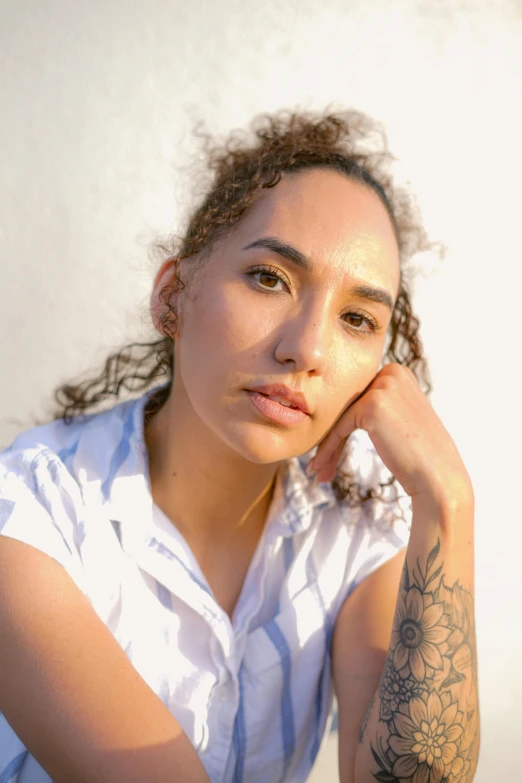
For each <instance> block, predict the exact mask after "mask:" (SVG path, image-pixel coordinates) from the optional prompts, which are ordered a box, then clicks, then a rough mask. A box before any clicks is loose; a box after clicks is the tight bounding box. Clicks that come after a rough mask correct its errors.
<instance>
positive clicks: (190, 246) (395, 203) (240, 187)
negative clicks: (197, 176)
mask: <svg viewBox="0 0 522 783" xmlns="http://www.w3.org/2000/svg"><path fill="white" fill-rule="evenodd" d="M195 135H196V136H198V137H199V138H200V139H201V141H202V147H203V150H204V153H205V156H206V163H207V174H208V178H209V182H208V183H207V185H206V193H205V194H204V195H203V197H202V198H201V200H200V203H199V206H198V207H197V208H196V209H195V210H194V212H193V213H192V215H191V217H190V218H189V220H188V225H187V228H186V230H185V232H184V234H183V235H181V236H178V235H171V236H169V237H167V238H165V239H161V240H158V241H157V242H156V243H155V244H154V245H153V250H154V253H155V255H156V256H158V257H159V258H160V260H161V261H162V262H163V261H167V260H173V261H174V262H175V263H174V271H175V274H174V277H173V281H172V282H171V283H169V284H168V285H166V286H165V287H164V288H163V289H162V291H161V293H160V301H161V302H162V304H163V305H164V306H165V314H164V315H163V316H162V319H161V321H162V325H163V328H164V331H165V336H162V337H161V339H157V340H154V341H152V342H137V343H132V344H130V345H126V346H124V347H123V348H121V349H118V350H117V351H115V352H114V353H112V354H111V355H110V356H109V357H108V358H107V359H106V361H105V365H104V367H103V369H102V370H101V372H99V373H98V374H96V375H93V376H91V377H90V378H87V380H84V381H81V382H77V383H74V384H73V383H67V384H63V385H61V386H59V387H58V388H57V389H56V391H55V392H54V400H55V401H56V403H57V404H58V407H57V408H55V409H54V410H53V412H52V417H53V419H58V418H62V419H63V420H64V421H65V423H69V422H70V421H71V420H72V418H73V417H75V416H77V415H79V414H84V413H86V412H90V411H94V409H100V408H101V407H103V406H100V404H101V403H103V402H104V401H106V400H109V399H111V398H114V397H116V398H118V397H119V396H120V395H121V392H122V389H126V390H127V391H130V392H132V393H136V392H138V393H140V394H142V393H144V392H145V391H146V390H148V389H150V388H152V387H153V386H155V385H157V384H158V381H161V383H162V384H163V385H162V386H161V388H160V389H158V391H157V392H156V393H153V394H152V396H151V398H150V400H149V402H148V404H147V407H146V411H145V422H147V421H148V420H149V419H150V417H151V416H152V415H154V413H156V412H157V411H158V410H159V409H160V408H161V406H162V405H163V404H164V402H165V401H166V399H167V398H168V396H169V394H170V389H171V385H172V380H173V375H174V356H173V337H174V334H175V331H176V313H175V311H174V310H173V308H172V306H171V305H170V299H171V297H172V294H173V293H175V292H178V291H180V290H182V289H183V288H184V287H185V286H184V283H183V282H182V280H181V278H180V277H179V274H178V267H179V265H180V264H182V263H183V264H192V263H193V261H194V259H192V260H191V257H193V256H197V258H196V259H195V264H196V265H198V266H199V265H200V264H201V263H204V261H205V259H206V258H208V256H209V255H210V254H211V252H212V249H213V247H214V246H215V243H216V242H217V241H218V240H219V239H220V238H222V237H224V236H225V235H226V234H227V233H228V232H229V231H231V230H232V229H233V228H234V227H235V226H236V225H237V224H238V222H239V221H240V220H241V218H242V217H243V216H244V214H245V212H246V210H248V208H249V207H250V206H252V204H254V202H255V201H256V198H257V196H258V195H259V193H260V192H261V191H262V190H263V189H265V188H272V187H274V186H275V185H277V183H278V182H279V181H280V179H281V176H282V174H283V173H284V172H296V171H300V170H303V169H310V168H314V167H327V168H330V169H334V170H336V171H339V172H341V173H343V174H345V175H347V176H348V177H350V178H351V179H352V180H354V181H356V182H360V183H363V184H365V185H366V186H367V187H369V188H371V189H373V190H374V191H375V192H376V193H377V195H378V196H379V198H380V199H381V201H382V203H383V205H384V206H385V208H386V210H387V212H388V214H389V216H390V220H391V222H392V225H393V228H394V231H395V235H396V239H397V243H398V247H399V253H400V259H401V265H404V262H405V261H408V260H409V259H410V258H411V257H412V256H414V255H415V254H416V253H419V252H422V251H425V250H433V249H435V248H436V246H438V247H439V248H440V247H441V246H440V245H438V243H433V242H429V241H428V238H427V235H426V232H425V230H424V228H423V226H422V223H421V220H420V217H419V211H418V208H417V206H416V203H415V201H414V199H413V197H412V196H411V194H410V193H409V191H408V190H406V189H405V188H400V187H397V186H395V185H394V184H393V181H392V176H391V174H390V171H389V168H390V164H391V162H392V161H393V160H396V158H395V157H394V156H393V155H392V154H391V153H390V152H389V151H388V147H387V139H386V135H385V132H384V130H383V128H382V126H381V125H380V124H379V123H377V122H376V121H375V120H373V119H371V118H370V117H368V116H367V115H365V114H363V113H362V112H359V111H356V110H354V109H350V110H347V111H341V112H335V113H331V112H326V111H325V112H324V113H315V112H297V111H294V112H288V111H281V112H278V113H276V114H263V115H259V116H257V117H256V118H254V120H253V121H252V123H251V127H250V131H249V130H243V131H233V132H232V133H231V134H230V135H229V136H228V138H227V139H226V140H225V142H224V143H218V142H216V141H215V139H213V137H212V136H211V135H210V134H208V133H207V132H202V131H200V130H198V129H196V131H195ZM372 137H377V139H378V142H379V145H378V146H379V147H380V148H379V149H377V150H376V149H368V148H366V149H364V145H365V144H366V146H367V145H368V143H369V142H370V141H371V139H372ZM403 277H404V276H403V275H401V283H400V288H399V294H398V297H397V300H396V304H395V308H394V311H393V314H392V319H391V322H390V326H389V335H388V347H387V350H386V353H385V356H384V361H385V363H388V362H398V363H399V364H402V365H405V366H407V367H409V368H410V369H411V370H412V371H413V373H414V374H415V376H416V377H417V379H418V380H419V382H420V384H421V386H422V387H423V389H424V390H425V391H426V392H429V391H430V388H431V387H430V382H429V376H428V369H427V364H426V361H425V357H424V355H423V350H422V344H421V341H420V338H419V321H418V319H417V318H416V317H415V315H414V314H413V312H412V307H411V301H410V295H409V292H408V288H407V284H406V282H405V281H404V279H403ZM105 407H106V406H105ZM392 483H393V477H392V478H391V479H390V481H389V482H385V483H383V484H380V485H379V487H378V488H371V489H365V490H364V491H363V490H361V488H360V487H359V486H358V485H357V484H356V483H355V482H354V480H353V475H352V474H351V473H350V472H338V474H337V475H336V476H335V478H334V479H333V481H332V487H333V489H334V491H335V494H336V496H337V498H338V499H339V500H341V499H344V500H346V501H347V502H349V503H351V504H358V503H361V502H364V501H365V500H368V499H370V498H376V497H384V494H383V490H384V488H385V487H388V486H390V485H391V484H392ZM386 494H388V493H386Z"/></svg>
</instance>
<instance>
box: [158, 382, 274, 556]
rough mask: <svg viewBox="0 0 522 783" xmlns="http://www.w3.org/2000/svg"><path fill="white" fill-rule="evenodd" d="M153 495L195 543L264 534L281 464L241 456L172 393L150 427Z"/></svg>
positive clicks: (221, 541) (209, 543)
mask: <svg viewBox="0 0 522 783" xmlns="http://www.w3.org/2000/svg"><path fill="white" fill-rule="evenodd" d="M145 442H146V446H147V452H148V458H149V474H150V484H151V491H152V497H153V500H154V502H155V504H156V505H157V506H159V508H160V509H161V510H162V511H163V512H164V513H165V514H166V516H167V517H168V518H169V519H170V520H171V521H172V522H173V524H175V525H176V527H177V528H178V529H179V531H180V532H181V533H182V535H183V536H184V537H185V538H186V539H187V540H188V541H190V542H191V543H192V544H195V543H196V544H197V543H198V542H205V544H206V545H208V546H211V545H212V544H213V543H216V544H217V543H218V542H219V543H220V544H222V543H224V542H225V541H228V542H233V541H234V540H235V539H244V538H245V537H247V538H250V536H251V535H252V534H253V535H255V536H257V535H258V534H260V532H261V530H262V528H263V525H264V521H265V519H266V514H267V512H268V509H269V507H270V503H271V499H272V495H273V488H274V485H275V479H276V473H277V467H278V466H277V465H274V464H270V465H257V464H254V463H252V462H249V461H248V460H246V459H244V458H243V457H241V455H239V454H237V453H236V452H234V451H233V450H232V449H231V448H230V447H229V446H228V445H227V444H226V443H223V441H221V440H220V439H219V438H217V436H215V434H214V433H212V432H210V431H209V430H208V428H206V427H205V426H204V424H203V423H202V422H201V420H199V419H198V418H197V417H196V416H195V414H194V413H193V411H191V410H187V406H186V405H183V403H182V402H181V403H180V402H178V403H177V404H176V401H175V400H174V398H173V396H172V395H171V396H170V397H169V398H168V399H167V400H166V401H165V403H164V405H163V406H162V408H161V409H160V410H159V411H158V412H157V413H156V414H154V415H153V416H152V417H151V419H150V420H149V422H148V424H147V426H146V427H145Z"/></svg>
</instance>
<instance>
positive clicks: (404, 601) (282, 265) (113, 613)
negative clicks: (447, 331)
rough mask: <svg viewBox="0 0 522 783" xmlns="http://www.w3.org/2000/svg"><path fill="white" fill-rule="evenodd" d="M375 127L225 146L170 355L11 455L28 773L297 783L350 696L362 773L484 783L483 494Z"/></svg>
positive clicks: (215, 155)
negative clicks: (476, 515) (434, 363)
mask: <svg viewBox="0 0 522 783" xmlns="http://www.w3.org/2000/svg"><path fill="white" fill-rule="evenodd" d="M375 129H376V127H375V125H374V124H373V123H372V122H371V121H370V120H369V119H368V118H366V117H365V116H364V115H362V114H359V113H357V112H355V111H350V112H346V113H344V114H337V115H333V114H330V115H324V116H315V115H311V114H310V115H305V114H297V113H296V114H289V115H286V114H284V115H283V114H281V115H279V116H272V117H270V116H267V117H263V118H260V119H259V120H258V122H257V124H255V125H254V131H255V138H254V141H253V142H252V141H251V140H249V139H248V138H247V137H246V136H240V135H238V134H235V135H233V136H232V137H231V138H230V140H229V141H228V143H227V144H226V145H224V147H222V148H220V147H219V146H212V145H211V144H209V143H207V152H208V160H209V165H210V169H211V170H212V171H213V173H214V179H213V182H212V183H211V186H210V189H209V191H208V193H207V194H206V196H205V197H204V199H203V201H202V203H201V204H200V206H199V208H198V209H197V210H196V211H195V213H194V214H193V216H192V218H191V220H190V222H189V225H188V228H187V231H186V233H185V236H184V237H183V238H182V239H181V240H179V241H172V243H171V244H169V245H166V246H165V247H164V248H163V249H164V250H165V251H166V252H165V257H164V260H163V263H162V265H161V267H160V269H159V271H158V272H157V275H156V279H155V281H154V286H153V291H152V296H151V314H152V320H153V324H154V327H155V328H156V329H157V330H158V332H159V333H160V335H161V339H160V340H159V341H156V342H153V343H149V344H145V345H138V346H132V348H138V349H139V350H141V351H142V354H141V355H138V356H137V357H136V356H133V354H132V350H131V351H129V350H123V351H121V352H119V353H118V354H115V355H113V356H111V357H110V358H109V360H108V361H107V363H106V366H105V369H104V371H103V373H101V375H100V376H99V377H97V378H95V379H94V380H93V381H91V382H86V383H84V384H79V385H76V386H71V385H67V386H63V387H61V389H59V390H58V393H57V399H58V401H59V402H60V403H61V409H60V410H59V411H57V413H56V418H55V420H54V421H52V422H51V423H47V424H43V425H41V426H39V427H36V428H33V429H31V430H28V431H26V432H24V433H22V434H21V435H19V436H18V437H17V438H16V440H15V441H14V443H13V444H12V445H11V446H10V447H9V448H8V449H6V450H5V451H4V452H3V453H2V455H0V456H1V460H0V462H1V467H2V474H1V476H2V478H1V481H0V497H1V500H0V530H1V532H2V533H3V536H1V537H0V589H1V594H2V602H1V608H0V660H1V661H2V666H1V667H0V711H1V712H2V713H3V716H2V718H1V721H2V722H1V723H0V780H2V781H5V782H7V781H12V780H14V781H18V783H36V781H38V783H40V781H44V780H45V781H47V780H49V778H51V779H52V780H54V781H57V782H61V781H97V783H102V782H103V783H105V781H111V782H112V781H127V783H131V782H132V781H149V782H151V781H169V782H171V781H172V782H173V781H183V783H187V781H190V783H192V782H193V783H196V782H198V783H199V781H208V780H211V781H216V782H217V781H220V783H221V781H223V782H225V781H226V782H227V783H228V782H231V783H232V782H233V783H239V781H248V783H271V782H272V781H274V782H275V781H281V782H283V781H292V783H298V782H299V781H305V780H306V778H307V776H308V774H309V772H310V770H311V768H312V765H313V762H314V759H315V757H316V755H317V751H318V748H319V746H320V742H321V739H322V737H323V735H324V733H325V727H326V726H327V723H328V716H329V714H330V710H331V706H332V694H333V689H335V694H336V697H337V702H338V717H339V772H340V779H341V781H342V782H343V783H348V782H349V781H350V783H351V782H353V781H354V782H355V783H366V781H371V780H380V781H384V780H386V781H403V780H407V781H414V783H427V782H428V781H429V782H430V783H434V781H450V782H451V783H455V782H456V781H459V783H464V782H466V783H468V782H469V781H471V780H472V778H473V776H474V771H475V767H476V762H477V755H478V743H479V729H478V708H477V681H476V651H475V636H474V624H473V492H472V487H471V483H470V480H469V477H468V474H467V472H466V469H465V467H464V465H463V464H462V461H461V458H460V456H459V454H458V452H457V450H456V448H455V445H454V444H453V442H452V440H451V438H450V436H449V435H448V433H447V432H446V430H445V429H444V427H443V425H442V424H441V422H440V420H439V419H438V417H437V416H436V414H435V412H434V411H433V409H432V407H431V406H430V404H429V402H428V400H427V398H426V396H425V394H424V393H423V391H422V389H421V386H420V383H419V380H420V381H421V382H424V381H425V379H424V374H423V373H424V360H423V356H422V350H421V344H420V341H419V338H418V322H417V321H416V319H415V318H414V316H413V314H412V311H411V307H410V301H409V297H408V293H407V289H406V287H405V283H404V280H403V277H402V275H401V266H402V265H403V263H404V261H405V260H406V259H407V258H408V257H409V256H411V255H412V254H413V253H414V252H416V251H418V250H420V249H423V248H425V247H428V243H427V240H426V236H425V234H424V232H423V230H422V228H421V227H420V226H419V225H418V224H417V223H416V218H415V213H414V210H413V208H412V207H411V204H410V200H409V198H408V197H407V196H406V194H404V193H403V192H402V191H400V190H399V189H397V188H395V189H394V187H393V185H392V181H391V177H390V176H389V174H388V173H387V170H386V165H387V162H388V160H389V156H388V155H387V153H384V152H383V153H376V152H374V153H369V152H367V151H366V152H363V151H362V150H361V149H360V148H358V144H359V142H360V141H361V140H362V141H366V140H367V139H368V138H369V135H370V133H371V132H372V131H374V130H375ZM162 374H163V375H165V374H166V376H167V380H166V382H165V379H164V378H163V381H164V382H163V383H162V384H161V385H159V386H158V385H155V386H154V385H153V383H154V381H155V380H156V379H157V378H159V377H161V375H162ZM126 384H130V388H131V389H132V390H133V391H141V392H142V395H141V396H139V397H138V398H137V399H133V400H127V401H124V402H120V403H119V404H117V405H115V406H114V407H112V408H109V409H108V410H104V411H103V412H99V411H98V412H93V411H92V409H93V408H94V406H95V405H97V404H98V403H100V402H103V401H104V400H110V398H111V395H118V394H119V392H120V390H121V387H122V386H125V385H126ZM127 388H129V387H128V386H127ZM86 413H87V414H88V415H80V416H78V415H76V414H86ZM356 430H357V432H355V431H356ZM348 438H349V441H348V442H347V439H348ZM390 474H391V477H392V479H393V480H392V482H391V483H390V481H389V480H387V477H390ZM397 485H399V487H400V488H401V491H398V486H397ZM408 521H410V522H411V530H410V526H409V525H408V524H407V523H408ZM44 770H45V771H44Z"/></svg>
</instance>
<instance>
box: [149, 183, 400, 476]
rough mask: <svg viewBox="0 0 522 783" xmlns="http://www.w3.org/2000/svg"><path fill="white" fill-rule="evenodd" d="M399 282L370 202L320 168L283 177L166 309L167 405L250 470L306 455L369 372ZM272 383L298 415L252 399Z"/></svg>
mask: <svg viewBox="0 0 522 783" xmlns="http://www.w3.org/2000/svg"><path fill="white" fill-rule="evenodd" d="M267 238H270V240H272V249H271V248H270V247H268V246H267V245H268V244H270V243H267ZM275 242H277V243H279V245H280V246H281V247H280V249H279V251H278V250H277V249H276V245H275ZM255 245H257V247H256V246H255ZM283 246H286V249H285V248H284V247H283ZM292 257H293V260H292ZM188 263H189V264H190V261H188ZM181 274H182V275H183V272H181ZM399 276H400V270H399V251H398V247H397V242H396V239H395V235H394V232H393V228H392V225H391V222H390V219H389V217H388V214H387V212H386V209H385V208H384V206H383V205H382V203H381V201H380V199H379V197H378V196H377V194H376V193H374V192H373V191H371V190H369V189H368V188H367V187H365V186H364V185H361V184H359V183H355V182H353V181H351V180H350V179H348V178H347V177H345V176H343V175H342V174H339V173H337V172H335V171H332V170H328V169H311V170H306V171H303V172H297V173H291V174H288V173H287V174H284V175H283V177H282V179H281V181H280V182H279V183H278V185H276V186H275V187H274V188H271V189H267V190H266V191H264V192H263V194H262V195H261V196H260V198H259V200H258V201H257V202H256V203H255V205H254V206H252V208H251V209H250V210H249V211H248V212H247V213H246V215H245V217H244V218H243V219H242V220H241V222H240V223H239V224H238V226H237V227H236V229H235V230H234V232H232V233H231V234H230V235H229V236H228V237H227V238H226V239H225V240H222V241H220V243H219V244H218V245H217V246H216V247H215V249H214V251H213V253H212V255H211V256H210V258H209V260H208V261H207V262H206V263H205V264H204V265H203V267H202V270H201V272H198V273H197V274H196V275H195V276H194V279H193V281H192V282H191V283H190V284H189V289H188V291H189V295H188V296H186V293H187V292H184V294H182V296H185V298H184V299H182V300H181V302H179V301H178V302H176V307H177V308H178V312H179V314H180V317H179V320H178V333H177V336H176V340H175V367H176V369H175V383H174V390H173V398H172V404H173V406H174V407H176V405H181V410H182V411H183V415H184V416H195V417H197V418H198V419H199V420H200V421H199V424H203V425H204V427H206V428H209V429H210V430H211V431H212V432H213V433H214V434H215V435H217V436H218V437H219V438H220V439H221V440H222V441H224V442H225V443H226V444H228V445H229V446H230V447H231V448H232V449H233V450H234V451H235V452H237V453H238V454H240V455H242V456H243V457H244V458H246V459H247V460H250V461H253V462H256V463H263V464H266V463H272V462H278V461H280V460H283V459H287V458H288V457H292V456H297V455H300V454H303V453H305V452H307V451H309V450H310V449H311V448H312V447H313V446H315V445H316V444H317V443H318V442H319V441H320V440H321V439H322V438H323V436H324V435H325V434H326V432H327V431H328V430H329V429H330V428H331V427H332V425H333V424H334V422H335V421H336V419H337V418H338V416H339V415H340V414H341V413H342V411H343V410H344V409H345V408H346V407H347V405H349V404H350V403H351V402H353V401H354V400H355V398H356V397H357V396H358V395H359V394H361V392H362V391H363V390H364V389H365V387H366V386H367V385H368V384H369V383H370V381H371V380H372V379H373V378H374V376H375V375H376V373H377V372H378V369H379V366H380V362H381V357H382V353H383V348H384V342H385V336H386V330H387V327H388V325H389V322H390V318H391V307H390V306H393V303H394V301H395V298H396V296H397V292H398V287H399ZM158 277H159V276H158ZM164 282H165V281H164V280H162V281H161V283H162V284H164ZM156 285H157V286H158V278H157V283H156ZM159 288H161V284H159ZM271 384H284V385H285V386H287V387H288V388H289V389H290V390H291V391H293V392H295V391H298V392H301V394H302V395H304V398H305V399H306V405H307V408H308V413H307V414H306V413H305V414H303V413H297V415H296V416H295V418H296V420H295V421H290V422H286V423H283V422H282V421H277V420H274V418H273V416H275V418H276V419H277V413H278V412H281V407H282V406H281V405H280V403H279V402H277V401H272V402H270V401H268V402H267V401H266V397H264V396H263V395H262V394H259V393H258V394H255V393H253V392H252V391H251V390H252V389H254V388H255V387H259V386H266V385H271ZM274 405H275V406H277V410H275V409H274ZM267 408H268V409H269V410H268V415H267V414H266V413H264V412H263V410H266V409H267ZM284 410H287V409H284V408H283V415H284ZM290 415H291V416H292V415H294V414H290Z"/></svg>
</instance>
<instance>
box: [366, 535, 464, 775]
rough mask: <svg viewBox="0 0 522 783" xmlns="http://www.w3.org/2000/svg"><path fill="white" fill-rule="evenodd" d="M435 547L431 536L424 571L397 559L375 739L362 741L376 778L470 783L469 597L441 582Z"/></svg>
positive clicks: (437, 550)
mask: <svg viewBox="0 0 522 783" xmlns="http://www.w3.org/2000/svg"><path fill="white" fill-rule="evenodd" d="M439 550H440V542H439V541H437V544H436V546H435V547H434V548H433V549H432V550H431V552H430V554H429V556H428V559H427V563H426V568H425V570H424V571H423V570H422V568H421V565H420V563H419V560H418V559H417V569H415V568H414V569H413V573H412V574H411V576H410V573H409V570H408V566H407V564H406V563H405V565H404V571H403V576H402V581H401V588H400V591H399V598H398V601H397V610H396V613H395V619H394V625H393V631H392V636H391V642H390V649H389V652H388V657H387V660H386V664H385V667H384V671H383V674H382V677H381V681H380V685H379V703H380V712H379V721H378V734H377V737H376V744H375V746H374V744H372V743H370V748H371V752H372V755H373V758H374V760H375V762H376V764H377V765H378V771H375V772H373V777H374V778H375V779H376V780H378V781H379V782H380V783H471V781H472V780H473V777H474V773H475V767H476V762H477V757H478V743H479V732H478V717H479V715H478V701H477V662H476V652H475V649H476V648H475V628H474V620H473V598H472V595H471V593H470V592H469V591H467V590H465V589H464V588H463V587H462V586H461V585H459V584H458V583H457V582H455V584H454V585H453V586H452V587H448V586H447V585H446V584H445V582H444V577H443V576H441V572H442V568H443V565H442V564H441V565H439V566H438V567H437V565H438V563H437V558H438V555H439ZM372 706H373V705H372ZM370 712H371V707H370V708H369V710H368V714H369V713H370ZM365 722H366V723H367V722H368V715H367V718H366V719H365ZM366 728H367V726H363V727H362V728H361V733H360V742H361V743H362V742H363V740H364V735H365V729H366Z"/></svg>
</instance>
